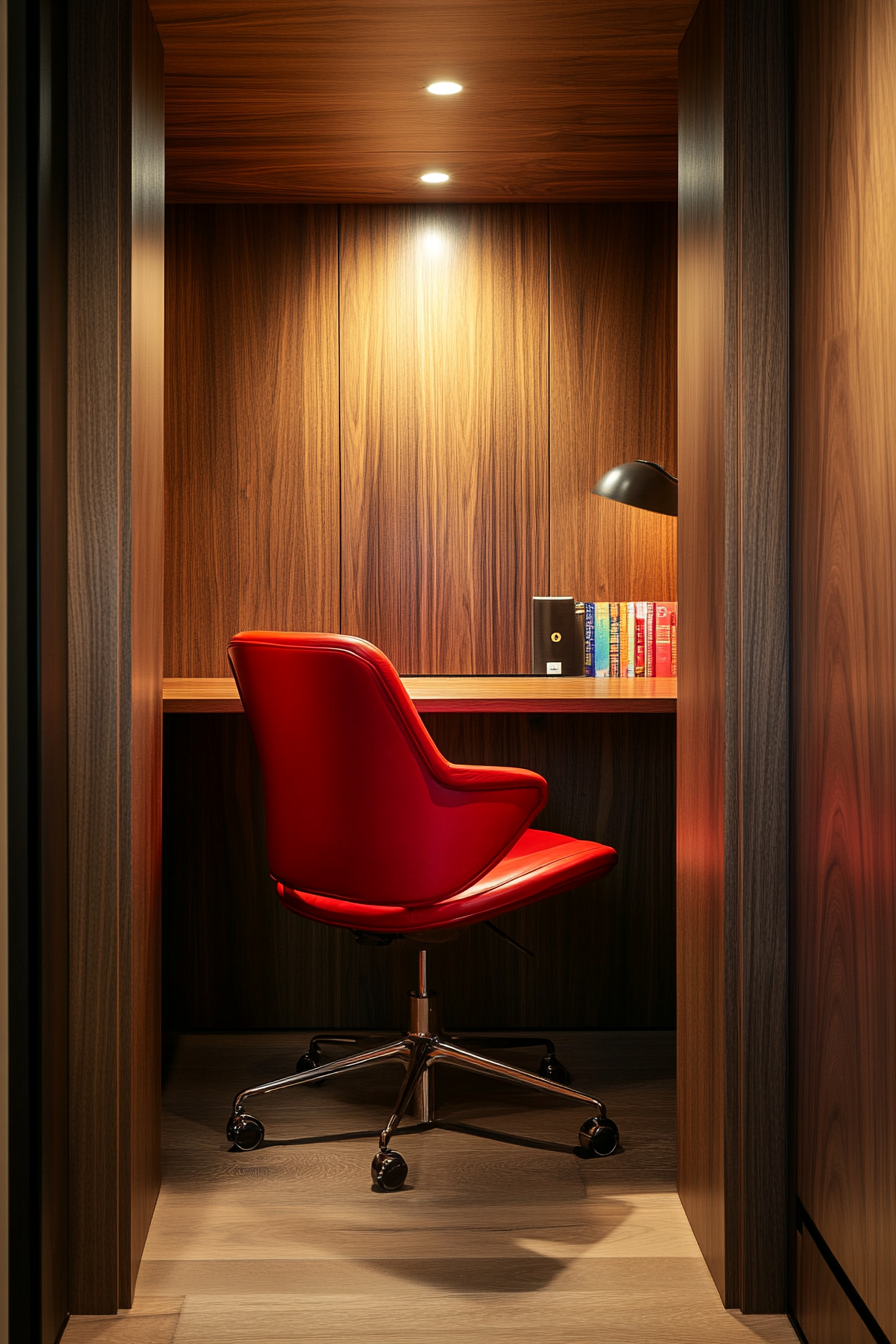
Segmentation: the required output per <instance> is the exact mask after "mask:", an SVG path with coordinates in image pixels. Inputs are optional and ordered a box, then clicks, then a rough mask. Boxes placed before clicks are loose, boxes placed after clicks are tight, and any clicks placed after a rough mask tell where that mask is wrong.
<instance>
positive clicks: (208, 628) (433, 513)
mask: <svg viewBox="0 0 896 1344" xmlns="http://www.w3.org/2000/svg"><path fill="white" fill-rule="evenodd" d="M338 214H339V215H341V228H340V227H339V226H338V225H337V218H338V215H337V210H336V208H335V207H334V208H330V207H318V208H306V207H301V206H251V207H240V206H176V207H169V210H168V225H167V244H168V250H167V267H166V276H167V308H166V313H167V316H166V323H167V326H166V331H167V355H166V517H165V538H166V542H165V544H166V570H165V572H166V580H165V582H166V589H165V603H166V653H165V669H166V673H167V674H168V675H171V676H175V675H176V676H202V675H209V676H210V675H221V674H224V673H226V663H225V652H224V651H225V649H226V643H227V639H228V637H229V635H230V634H231V633H232V632H233V631H235V630H237V629H240V628H243V629H246V628H251V627H253V626H254V627H256V628H257V627H264V626H274V627H278V628H297V627H301V628H306V629H317V628H320V629H323V628H329V629H342V630H343V631H345V632H347V633H359V634H363V635H365V636H366V637H368V638H370V639H372V640H373V641H374V642H375V643H379V644H380V645H381V646H382V647H383V648H385V649H386V651H387V652H388V653H389V654H390V656H391V657H392V658H393V659H394V660H395V661H396V662H397V663H398V665H399V667H400V668H401V670H402V671H404V672H409V673H410V672H418V673H425V672H437V673H438V672H441V673H448V672H458V673H463V672H486V673H487V672H522V671H526V670H528V660H529V639H530V633H529V620H530V601H529V600H530V597H531V595H532V594H533V593H535V592H542V593H544V592H551V591H553V592H555V593H557V592H573V593H575V594H576V596H579V597H583V598H584V597H589V598H595V599H600V598H602V597H603V598H607V597H613V598H622V597H628V598H637V597H644V598H664V597H666V598H674V597H675V594H676V579H675V553H674V535H675V524H674V522H673V521H672V520H670V519H664V518H660V517H659V516H654V515H649V514H646V513H643V512H641V511H639V510H633V509H626V508H623V507H621V506H617V505H615V504H613V503H612V502H611V501H608V500H602V499H600V498H598V497H597V496H595V495H592V494H591V486H592V485H593V483H594V481H595V480H596V479H597V476H598V475H599V474H600V473H601V472H602V471H603V470H604V468H605V467H606V466H609V465H611V464H612V462H613V461H618V460H621V459H622V458H624V457H627V456H637V455H638V454H639V453H641V454H644V455H647V456H650V457H654V458H655V459H657V460H658V461H661V462H663V463H664V464H666V465H667V466H669V467H670V468H672V469H674V468H675V465H676V447H675V440H676V433H675V387H674V376H673V375H674V355H675V336H674V314H675V268H674V256H673V252H674V246H675V222H674V217H673V213H672V207H671V206H668V205H663V204H660V205H626V206H616V205H591V206H587V207H584V206H582V207H577V206H570V207H565V206H560V207H552V208H551V212H550V215H549V214H548V211H547V208H546V207H542V206H447V207H445V206H443V207H438V208H436V207H423V206H405V207H377V208H361V207H358V208H355V207H351V208H350V207H342V208H341V210H340V211H339V212H338ZM337 231H341V244H340V245H339V246H340V251H341V257H340V258H337ZM337 261H338V265H337ZM337 271H339V272H340V274H337ZM337 290H338V292H337ZM549 291H550V300H549V297H548V295H549ZM337 347H338V350H339V355H338V358H339V368H337ZM549 384H550V393H549Z"/></svg>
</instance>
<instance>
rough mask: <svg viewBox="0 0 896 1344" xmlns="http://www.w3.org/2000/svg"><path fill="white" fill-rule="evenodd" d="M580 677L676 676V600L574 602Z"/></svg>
mask: <svg viewBox="0 0 896 1344" xmlns="http://www.w3.org/2000/svg"><path fill="white" fill-rule="evenodd" d="M576 610H577V615H578V616H579V619H580V620H581V621H582V622H583V643H584V650H585V676H586V677H677V676H678V603H677V602H580V603H577V604H576Z"/></svg>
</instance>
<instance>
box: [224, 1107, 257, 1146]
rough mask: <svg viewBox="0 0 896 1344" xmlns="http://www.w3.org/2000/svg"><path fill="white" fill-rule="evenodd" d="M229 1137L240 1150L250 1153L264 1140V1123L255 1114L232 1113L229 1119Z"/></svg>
mask: <svg viewBox="0 0 896 1344" xmlns="http://www.w3.org/2000/svg"><path fill="white" fill-rule="evenodd" d="M227 1139H228V1141H229V1142H230V1143H232V1144H233V1145H234V1147H236V1148H239V1150H240V1152H243V1153H248V1152H250V1151H251V1149H253V1148H257V1147H258V1145H259V1144H260V1143H262V1142H263V1141H264V1125H263V1124H262V1123H261V1121H260V1120H256V1119H255V1116H254V1115H232V1116H231V1117H230V1119H229V1120H228V1121H227Z"/></svg>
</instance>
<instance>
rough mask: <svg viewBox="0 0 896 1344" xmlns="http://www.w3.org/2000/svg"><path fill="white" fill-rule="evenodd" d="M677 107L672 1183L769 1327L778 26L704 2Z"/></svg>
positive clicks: (781, 146)
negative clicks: (676, 1149)
mask: <svg viewBox="0 0 896 1344" xmlns="http://www.w3.org/2000/svg"><path fill="white" fill-rule="evenodd" d="M679 99H680V137H679V162H680V191H679V211H680V215H679V218H680V230H679V239H680V258H681V270H680V287H679V289H680V294H681V308H680V398H681V401H680V456H681V508H680V532H679V584H680V593H679V610H680V644H679V650H680V651H679V715H678V720H679V882H678V902H679V904H678V914H679V971H680V982H679V983H680V992H679V1068H680V1073H679V1135H680V1158H679V1167H680V1173H679V1179H680V1188H681V1195H682V1202H683V1204H684V1206H685V1210H686V1212H687V1213H688V1216H689V1217H690V1219H691V1222H692V1225H693V1226H694V1230H695V1232H696V1235H697V1239H698V1241H699V1242H700V1245H701V1249H702V1250H703V1252H704V1255H705V1256H706V1259H707V1263H708V1264H709V1266H710V1269H711V1271H712V1273H713V1277H714V1279H715V1281H716V1284H717V1286H718V1288H719V1291H720V1293H721V1294H722V1296H723V1299H724V1301H725V1302H726V1305H728V1306H732V1307H740V1308H741V1309H742V1310H744V1311H747V1312H780V1311H783V1310H784V1305H785V1301H786V1227H787V1163H786V1158H787V900H788V804H789V781H788V771H789V759H788V708H789V707H788V656H789V646H788V598H787V555H788V451H789V448H788V395H789V389H788V293H787V291H788V186H787V153H786V150H787V60H786V25H785V16H784V15H783V13H782V12H781V9H780V6H777V5H776V4H774V3H773V0H703V3H702V4H701V5H700V7H699V8H698V10H697V13H696V15H695V17H694V20H693V22H692V24H691V27H690V29H689V30H688V33H687V34H686V36H685V39H684V41H683V43H682V47H681V63H680V81H679ZM757 1106H761V1110H762V1124H761V1125H759V1124H757V1123H756V1121H755V1118H754V1115H755V1107H757Z"/></svg>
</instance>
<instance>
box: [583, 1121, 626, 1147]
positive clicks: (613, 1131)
mask: <svg viewBox="0 0 896 1344" xmlns="http://www.w3.org/2000/svg"><path fill="white" fill-rule="evenodd" d="M579 1143H580V1144H581V1145H582V1147H583V1148H584V1149H586V1151H587V1152H589V1153H593V1154H594V1156H595V1157H609V1156H610V1154H611V1153H615V1151H616V1148H617V1146H618V1144H619V1130H618V1128H617V1126H616V1125H615V1124H614V1123H613V1121H612V1120H611V1119H610V1117H609V1116H608V1115H605V1116H604V1117H603V1119H601V1117H600V1116H599V1115H593V1116H592V1117H591V1119H590V1120H586V1121H585V1123H584V1125H583V1126H582V1128H581V1129H580V1130H579Z"/></svg>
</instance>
